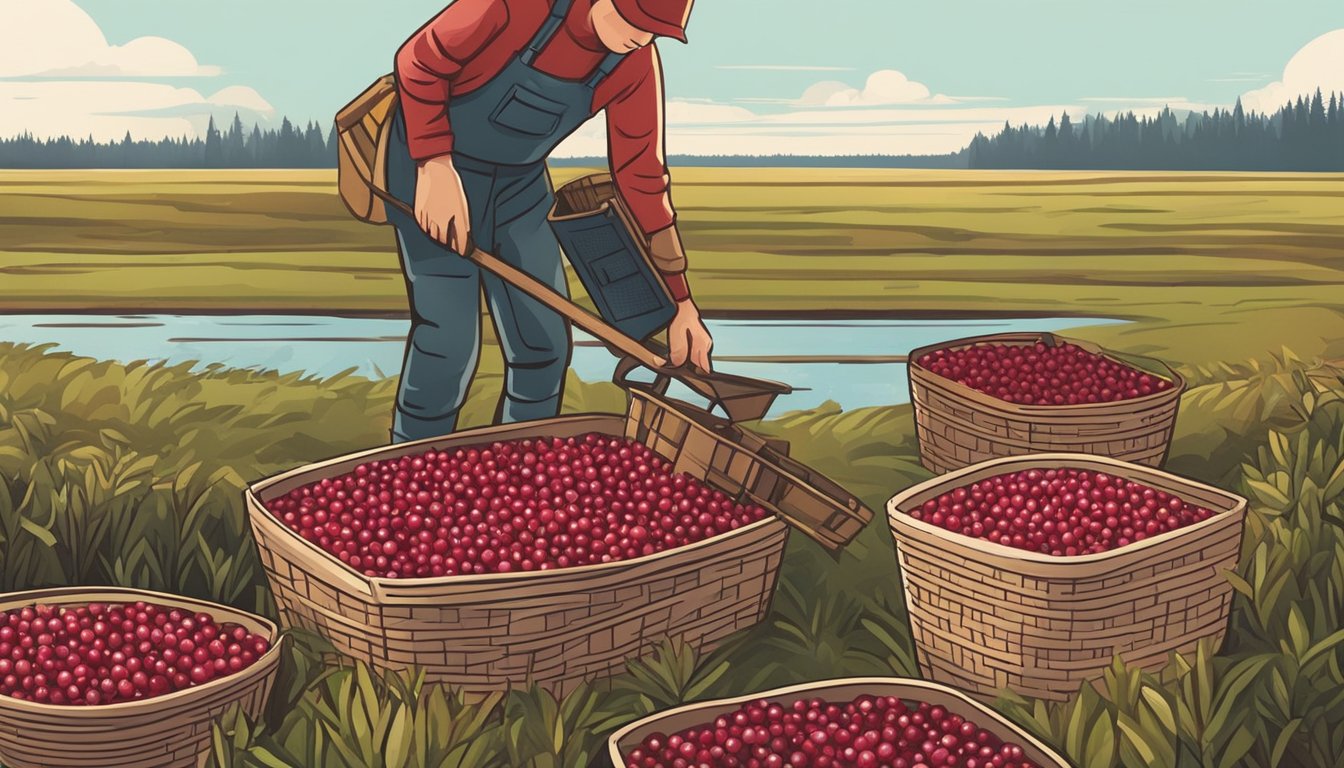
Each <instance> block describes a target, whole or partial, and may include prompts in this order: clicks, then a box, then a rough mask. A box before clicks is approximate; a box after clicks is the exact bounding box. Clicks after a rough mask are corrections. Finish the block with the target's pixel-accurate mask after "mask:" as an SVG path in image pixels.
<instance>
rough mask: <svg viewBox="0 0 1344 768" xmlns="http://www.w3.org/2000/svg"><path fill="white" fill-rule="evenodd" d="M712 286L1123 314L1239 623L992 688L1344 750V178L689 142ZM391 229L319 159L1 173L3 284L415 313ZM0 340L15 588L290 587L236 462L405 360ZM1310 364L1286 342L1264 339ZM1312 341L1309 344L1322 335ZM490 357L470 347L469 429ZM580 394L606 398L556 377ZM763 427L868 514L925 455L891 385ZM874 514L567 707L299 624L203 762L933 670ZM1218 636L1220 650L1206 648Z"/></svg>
mask: <svg viewBox="0 0 1344 768" xmlns="http://www.w3.org/2000/svg"><path fill="white" fill-rule="evenodd" d="M677 179H678V184H679V186H678V192H677V201H678V203H679V207H680V209H681V212H682V225H683V227H684V232H685V234H686V238H687V241H688V243H689V245H690V247H691V249H692V251H693V253H692V262H693V267H692V268H693V271H694V276H693V281H694V287H695V290H696V292H697V294H698V295H699V297H700V300H701V303H702V305H703V306H704V307H705V308H706V310H708V311H711V312H717V313H729V312H743V311H754V312H788V313H791V314H797V313H802V312H813V311H816V312H821V311H826V312H858V311H864V312H886V313H912V314H914V313H918V314H926V315H937V314H951V315H976V314H984V313H1007V314H1014V315H1025V314H1039V315H1052V316H1073V315H1077V316H1089V315H1096V316H1107V317H1120V318H1128V319H1131V320H1134V321H1135V322H1134V323H1132V324H1128V325H1121V326H1112V327H1100V328H1090V329H1086V330H1085V331H1082V332H1079V333H1077V334H1075V335H1079V336H1084V337H1087V338H1091V339H1094V340H1096V341H1100V342H1102V343H1104V344H1108V345H1111V346H1114V347H1117V348H1121V349H1124V350H1126V351H1130V352H1136V353H1141V354H1142V353H1146V354H1154V355H1158V356H1161V357H1164V358H1166V359H1167V360H1169V361H1170V362H1171V363H1172V364H1173V365H1175V366H1176V367H1177V368H1178V369H1179V370H1180V371H1181V372H1182V373H1183V374H1184V375H1185V376H1186V378H1187V380H1188V381H1189V382H1190V385H1191V388H1190V390H1189V391H1188V392H1187V393H1186V394H1185V396H1184V397H1183V399H1182V402H1181V407H1180V417H1179V419H1178V421H1177V428H1176V437H1175V441H1174V443H1173V446H1172V451H1171V454H1170V457H1169V460H1168V464H1167V466H1168V468H1169V469H1171V470H1172V471H1174V472H1177V473H1180V474H1182V475H1186V476H1188V477H1192V478H1196V479H1199V480H1203V481H1206V482H1210V483H1214V484H1217V485H1219V486H1221V487H1224V488H1227V489H1230V490H1234V491H1238V492H1240V493H1243V494H1245V495H1246V496H1247V497H1248V498H1249V499H1250V501H1251V511H1250V514H1249V517H1248V521H1247V526H1246V530H1245V535H1244V539H1243V546H1242V561H1241V565H1240V567H1239V569H1238V572H1237V574H1233V575H1230V576H1229V578H1230V579H1231V580H1232V582H1233V584H1234V586H1235V588H1236V598H1235V601H1234V607H1233V616H1232V619H1231V623H1230V628H1229V635H1228V640H1227V642H1226V644H1225V645H1224V647H1223V648H1221V649H1211V648H1207V647H1206V648H1202V649H1200V650H1199V651H1198V652H1196V653H1192V654H1190V655H1188V656H1185V657H1174V658H1173V659H1172V660H1171V664H1170V665H1169V667H1168V668H1167V669H1166V670H1164V671H1163V672H1162V673H1161V674H1157V675H1147V674H1140V673H1139V672H1138V671H1137V670H1131V669H1127V668H1126V667H1125V666H1124V665H1123V664H1116V665H1114V666H1113V668H1112V669H1111V670H1110V671H1109V672H1108V673H1107V675H1106V676H1105V678H1104V680H1102V681H1100V684H1099V686H1098V687H1095V688H1094V687H1093V686H1091V685H1088V684H1085V685H1083V686H1082V687H1081V688H1080V690H1079V692H1078V696H1077V697H1076V698H1075V699H1074V700H1073V701H1070V702H1067V703H1061V704H1051V705H1047V704H1045V703H1042V702H1032V701H1026V700H1023V699H1020V698H1018V697H1016V696H1015V695H1014V694H1012V693H1011V692H1005V694H1004V696H1003V698H1002V699H1001V700H1000V701H999V702H998V707H999V708H1000V709H1001V710H1002V711H1004V712H1005V713H1007V714H1009V716H1011V717H1012V718H1014V719H1015V720H1017V721H1018V722H1019V723H1021V724H1023V725H1024V726H1025V727H1027V728H1029V729H1030V730H1031V731H1032V732H1034V733H1036V734H1037V735H1039V736H1040V737H1041V738H1043V739H1045V740H1047V741H1049V742H1050V743H1052V744H1054V745H1056V746H1057V747H1058V748H1059V749H1060V750H1061V751H1063V752H1064V753H1066V754H1067V755H1068V756H1069V757H1070V758H1071V760H1072V761H1073V762H1074V763H1075V764H1076V765H1079V766H1086V768H1112V767H1115V766H1125V767H1126V768H1139V767H1143V768H1154V767H1160V768H1206V767H1209V766H1213V767H1215V768H1234V767H1236V766H1247V767H1248V768H1306V767H1307V766H1311V767H1312V768H1314V767H1315V766H1334V765H1344V693H1342V692H1344V629H1341V626H1344V368H1341V367H1340V366H1338V365H1332V364H1330V362H1329V360H1339V359H1341V358H1344V317H1341V314H1340V309H1341V306H1344V302H1341V300H1340V298H1339V297H1340V296H1341V295H1344V294H1341V291H1340V288H1341V286H1340V285H1339V284H1338V283H1340V282H1341V280H1344V205H1341V203H1344V184H1341V181H1344V177H1340V176H1305V175H1303V176H1292V175H1255V174H1253V175H1236V174H1223V175H1210V174H1082V173H1067V174H1048V173H1039V174H1019V173H972V172H956V173H949V172H922V171H919V172H907V171H829V170H827V171H822V170H816V171H789V170H751V171H733V170H720V169H714V170H695V169H691V170H686V171H682V172H680V173H679V174H678V175H677ZM389 243H390V232H389V231H388V230H385V229H379V228H373V227H367V226H362V225H358V224H356V223H354V222H352V221H351V220H349V218H348V217H347V216H346V215H345V214H344V212H343V210H342V209H341V208H340V205H339V202H338V201H337V200H336V198H335V197H334V194H333V186H332V178H331V175H330V174H322V173H291V172H275V173H264V174H257V173H242V172H240V173H226V172H218V173H209V174H206V173H167V172H165V173H158V172H150V173H116V172H112V173H73V172H72V173H52V172H41V173H3V172H0V288H3V290H0V312H2V311H33V312H44V311H50V312H56V311H70V310H81V309H87V308H95V309H99V310H104V311H118V310H142V311H143V310H148V311H156V312H167V311H174V310H181V311H186V310H194V311H216V312H239V313H246V312H252V311H266V312H275V311H296V312H297V311H302V312H369V313H389V314H396V313H402V312H404V311H405V299H404V295H403V293H402V281H401V275H400V272H399V270H398V268H397V265H396V262H395V255H394V254H393V253H392V252H391V249H390V247H389ZM3 341H4V340H3V339H0V591H12V590H17V589H28V588H34V587H41V586H57V585H66V584H124V585H128V586H140V587H148V588H153V589H159V590H164V591H170V592H177V593H181V594H187V595H192V596H195V597H199V598H203V599H211V600H216V601H220V602H226V603H230V604H233V605H236V606H239V607H242V608H247V609H251V610H256V611H259V612H262V613H266V614H269V615H274V602H273V600H272V598H271V595H270V592H269V590H268V588H267V585H266V583H265V579H264V577H263V574H262V572H261V569H260V564H259V561H258V559H257V555H256V549H255V545H254V543H253V542H252V540H251V534H250V531H249V529H248V525H247V522H246V517H245V510H244V508H243V505H242V503H241V494H240V490H241V488H242V486H243V485H244V484H246V483H248V482H251V481H253V480H255V479H258V478H261V477H265V476H268V475H271V474H274V473H276V472H279V471H281V470H285V469H289V468H292V467H294V466H296V465H299V464H302V463H305V462H309V461H313V460H316V459H321V458H325V457H329V456H332V455H336V454H341V453H346V452H352V451H355V450H359V449H364V448H368V447H369V446H372V445H377V444H382V443H384V442H385V441H386V439H387V430H388V427H389V422H390V412H391V401H392V397H393V395H394V392H395V380H391V379H389V380H382V381H369V380H366V379H362V378H359V377H354V376H340V377H335V378H331V379H319V378H315V377H305V376H302V375H299V374H280V373H275V372H265V373H259V372H251V371H226V370H214V371H209V372H206V373H203V374H192V373H191V372H190V370H189V366H176V367H165V366H148V365H144V364H132V365H120V364H116V363H111V362H103V361H94V360H89V359H84V358H79V357H74V356H72V355H68V354H64V353H59V352H52V351H43V350H35V349H31V348H21V347H14V346H12V345H6V344H4V343H3ZM1284 347H1287V348H1290V349H1292V350H1295V351H1296V352H1297V353H1298V355H1299V357H1293V356H1280V357H1278V358H1277V359H1274V358H1275V355H1276V353H1278V352H1279V351H1280V350H1281V349H1282V348H1284ZM1320 358H1327V360H1325V361H1322V360H1321V359H1320ZM499 385H500V377H499V375H498V374H497V373H495V372H493V371H490V370H485V371H484V372H483V373H482V375H480V376H479V377H478V380H477V382H476V386H474V387H473V390H472V393H471V398H470V401H469V403H468V407H467V409H466V411H465V412H464V418H463V426H464V427H465V426H475V425H480V424H483V423H485V421H486V420H487V419H488V416H489V414H490V412H491V410H492V405H493V400H494V397H495V393H496V392H497V391H498V388H499ZM565 402H566V408H567V410H569V411H588V410H600V411H613V410H620V409H621V408H622V406H623V402H624V398H623V397H622V395H621V393H620V392H619V391H617V390H616V389H615V388H614V387H612V386H611V385H610V384H591V383H584V382H580V381H577V380H575V379H573V378H572V377H571V380H570V382H569V390H567V395H566V401H565ZM755 426H756V428H758V429H760V430H761V431H763V432H765V433H768V434H772V435H776V436H779V437H782V438H784V439H787V440H789V441H790V443H791V455H793V456H795V457H796V458H798V459H799V460H800V461H802V462H804V463H806V464H808V465H809V466H812V467H814V468H815V469H817V470H818V471H820V472H822V473H824V474H826V475H828V476H830V477H831V478H832V479H834V480H835V481H837V482H838V483H840V484H841V485H843V486H844V487H846V488H847V489H848V490H850V491H851V492H853V493H855V494H856V495H858V496H860V497H861V498H862V499H863V500H864V501H865V503H867V504H869V505H870V506H871V507H872V508H874V509H881V508H882V505H883V504H884V502H885V501H886V499H887V498H888V497H889V496H890V495H891V494H892V493H894V492H897V491H899V490H901V489H903V488H906V487H908V486H910V485H911V484H913V483H915V482H918V481H920V480H923V479H925V478H927V477H928V473H927V472H926V471H925V470H924V469H923V468H922V467H921V466H920V465H919V463H918V451H917V444H916V440H915V436H914V425H913V418H912V414H911V409H910V407H909V406H908V405H907V406H899V407H884V408H865V409H859V410H854V411H849V412H841V411H840V410H839V408H837V407H833V406H827V407H823V408H820V409H816V410H813V411H806V412H795V413H791V414H788V415H786V416H784V417H782V418H779V419H776V420H772V421H770V422H767V423H765V424H761V425H755ZM901 596H902V590H901V587H900V575H899V571H898V569H897V563H896V558H895V556H894V553H893V551H892V545H891V539H890V536H889V534H888V532H887V531H886V530H885V527H884V526H883V522H882V516H881V515H880V514H879V515H878V519H877V520H875V521H874V524H873V525H872V526H870V527H869V528H868V529H867V530H865V531H864V532H863V534H862V535H861V536H860V537H859V538H858V539H857V540H856V541H855V542H854V544H853V545H851V546H850V547H848V548H847V549H846V550H845V551H844V552H843V553H841V554H840V555H838V556H836V557H832V556H831V555H829V554H827V553H825V552H823V551H822V550H821V549H820V547H818V546H817V545H815V544H813V543H812V542H810V541H809V540H807V539H806V538H805V537H803V536H798V535H795V536H793V537H792V538H791V540H790V543H789V548H788V552H787V554H786V557H785V560H784V563H783V566H782V570H781V577H780V588H779V592H778V594H777V596H776V598H775V602H774V605H773V608H772V610H771V613H770V615H769V616H768V617H767V619H766V621H765V622H764V623H763V624H762V625H761V626H760V627H758V628H756V629H754V630H751V631H749V632H745V633H742V634H740V635H738V636H736V637H735V638H734V639H733V641H732V642H729V643H728V644H726V645H725V647H723V648H721V649H719V650H716V651H715V652H713V653H711V654H708V655H703V656H701V655H698V654H696V653H694V652H693V651H691V650H689V649H686V648H675V647H669V648H665V649H664V650H663V651H662V652H661V653H659V654H657V655H656V656H654V657H650V658H648V659H644V660H633V661H632V662H631V664H630V667H629V669H628V670H627V671H626V672H625V673H624V674H622V675H620V676H618V677H616V678H614V679H613V680H612V681H609V682H603V683H597V684H595V685H593V686H592V687H590V688H585V689H583V690H581V691H579V692H577V693H575V694H574V695H571V696H569V697H566V698H565V699H563V700H560V701H557V700H555V699H554V698H552V697H550V696H549V695H548V694H546V693H544V692H542V691H539V690H530V691H522V690H520V691H514V692H511V693H510V694H508V695H507V696H506V697H503V698H502V699H501V700H498V701H490V702H486V703H485V704H478V703H469V702H466V701H463V700H462V699H461V698H460V697H458V696H457V695H456V694H455V693H453V692H452V691H448V690H444V689H441V688H437V687H434V688H431V689H422V687H420V686H419V685H418V684H417V683H416V682H415V681H414V679H413V678H411V679H405V680H395V679H394V680H386V681H378V680H375V679H373V678H371V677H369V675H368V673H367V670H366V669H364V668H358V667H354V668H352V667H346V666H340V667H337V666H332V665H330V664H325V663H323V661H322V659H321V657H320V654H321V651H322V649H323V643H322V641H321V640H320V639H319V638H315V637H312V636H308V635H304V634H303V633H296V634H295V635H293V637H294V639H295V642H294V643H293V644H292V648H291V651H290V652H289V653H288V655H287V657H286V659H285V664H284V667H283V671H282V674H281V678H280V680H279V681H278V684H277V686H276V689H275V692H274V694H273V697H272V701H271V704H270V708H269V711H268V714H267V716H266V717H265V718H264V719H263V720H262V721H260V722H255V723H253V722H246V721H245V720H240V719H236V718H225V720H224V721H223V722H222V723H221V725H220V727H219V729H218V730H217V732H216V734H215V736H216V738H215V743H214V749H213V755H212V758H211V764H212V765H214V766H218V767H219V768H223V767H225V766H236V767H238V768H261V767H263V766H264V767H266V768H277V767H278V768H286V767H292V768H311V767H312V766H318V765H320V766H324V768H327V767H330V768H393V767H394V766H396V767H397V768H402V767H406V768H442V767H443V766H457V767H458V768H500V767H501V766H511V767H515V768H587V766H588V765H589V762H590V760H591V758H592V757H593V756H594V755H595V754H596V753H597V751H598V750H599V749H600V748H601V745H602V743H603V739H604V737H605V735H606V734H607V733H609V732H610V731H611V730H613V729H614V728H616V727H618V726H619V725H621V724H623V723H625V722H628V721H630V720H632V719H635V718H637V717H640V716H641V715H643V714H645V713H647V712H650V711H653V710H656V709H661V708H665V707H668V706H674V705H677V704H680V703H683V702H688V701H695V700H702V699H708V698H717V697H722V696H729V695H740V694H743V693H745V692H748V691H757V690H762V689H765V688H769V687H775V686H780V685H787V684H791V683H795V682H802V681H806V680H815V679H826V678H831V677H842V676H861V675H893V674H895V675H914V674H917V667H916V665H915V658H914V650H913V648H912V645H911V641H910V636H909V629H908V626H907V622H906V618H905V609H904V602H903V600H902V597H901ZM1215 650H1218V652H1216V653H1215V652H1214V651H1215Z"/></svg>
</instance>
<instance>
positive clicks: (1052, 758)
mask: <svg viewBox="0 0 1344 768" xmlns="http://www.w3.org/2000/svg"><path fill="white" fill-rule="evenodd" d="M863 695H870V696H897V697H900V698H901V699H904V700H906V701H920V702H928V703H929V704H932V705H935V706H942V707H945V708H946V709H947V711H949V712H952V713H954V714H958V715H961V716H962V717H964V718H966V719H967V720H970V721H972V722H974V723H975V724H976V725H978V726H979V727H981V728H983V729H985V730H986V731H989V732H990V733H992V734H994V735H995V736H997V737H998V738H999V740H1000V741H1004V742H1010V743H1013V744H1017V745H1018V746H1020V747H1022V750H1023V752H1024V753H1025V755H1026V757H1027V758H1028V759H1030V760H1032V761H1033V762H1035V763H1037V764H1038V765H1041V766H1043V767H1044V768H1070V766H1069V763H1068V761H1066V760H1065V759H1064V758H1062V757H1060V756H1059V755H1058V754H1057V753H1056V752H1055V751H1054V750H1052V749H1051V748H1050V747H1048V746H1046V745H1045V744H1043V743H1041V742H1040V741H1039V740H1037V739H1036V738H1035V737H1033V736H1032V735H1031V734H1029V733H1027V732H1026V731H1024V730H1023V729H1021V728H1020V727H1018V726H1017V725H1014V724H1013V723H1012V722H1010V721H1009V720H1008V719H1007V718H1005V717H1003V716H1002V715H1000V714H999V713H997V712H995V711H994V710H992V709H990V708H989V707H986V706H985V705H983V704H980V703H979V702H976V701H974V700H972V699H971V698H969V697H968V696H966V695H965V694H963V693H961V692H959V691H956V690H953V689H952V688H948V687H946V686H943V685H938V684H937V683H929V682H924V681H922V680H907V679H904V678H892V677H852V678H844V679H840V680H826V681H823V682H817V683H805V684H803V685H794V686H790V687H788V688H778V689H775V690H773V691H765V692H764V693H754V694H751V695H749V696H738V697H735V698H731V699H719V700H717V701H706V702H700V703H697V704H688V705H686V706H684V707H679V708H677V709H671V710H668V711H666V712H659V713H657V714H654V715H650V716H649V717H646V718H644V719H643V720H639V721H637V722H634V723H631V724H630V725H627V726H625V727H624V728H622V729H620V730H619V731H617V732H615V733H614V734H612V735H611V738H610V739H608V740H607V752H608V755H609V756H610V758H611V764H612V765H613V766H614V767H615V768H625V766H626V764H627V762H626V755H628V754H630V752H632V751H634V750H635V749H637V748H638V747H639V745H640V744H641V743H642V742H643V741H644V739H645V738H647V737H648V736H650V735H652V734H654V733H662V734H673V733H679V732H681V731H684V730H686V729H688V728H697V727H699V726H702V725H705V724H706V723H712V722H714V719H715V718H716V717H718V716H719V715H722V714H725V713H727V712H731V711H732V710H734V709H736V708H737V707H739V706H741V705H743V704H746V703H749V702H752V701H756V700H758V699H767V700H769V701H777V702H782V703H785V704H787V703H789V702H792V701H797V700H798V699H811V698H820V699H823V700H825V701H830V702H849V701H853V700H854V699H856V698H858V697H859V696H863Z"/></svg>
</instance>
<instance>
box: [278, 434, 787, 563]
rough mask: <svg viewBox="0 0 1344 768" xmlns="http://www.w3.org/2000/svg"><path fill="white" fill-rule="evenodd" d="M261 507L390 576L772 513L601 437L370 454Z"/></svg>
mask: <svg viewBox="0 0 1344 768" xmlns="http://www.w3.org/2000/svg"><path fill="white" fill-rule="evenodd" d="M267 507H268V509H269V510H270V511H271V513H272V514H273V515H275V516H276V517H277V518H278V519H279V520H280V521H281V522H283V523H284V524H285V525H287V526H288V527H289V528H290V529H292V530H293V531H295V532H297V533H298V534H299V535H300V536H302V537H303V538H305V539H307V540H308V541H311V542H313V543H315V544H317V545H318V546H319V547H321V548H322V549H323V550H325V551H326V552H328V553H330V554H331V555H333V556H334V557H336V558H338V559H339V560H340V561H341V562H342V563H345V564H346V565H347V566H349V567H350V568H351V569H353V570H355V571H358V572H360V573H363V574H365V575H367V576H373V577H382V578H389V579H397V578H403V579H405V578H434V577H442V576H455V575H466V574H481V573H508V572H516V571H545V570H552V569H556V568H572V567H576V566H582V565H593V564H597V563H609V562H614V561H620V560H629V559H632V558H636V557H642V556H645V555H651V554H654V553H655V552H661V551H663V550H667V549H673V548H676V547H682V546H685V545H687V544H692V543H694V542H697V541H702V540H704V539H708V538H711V537H713V536H717V535H719V534H722V533H727V532H728V531H732V530H735V529H737V528H741V527H742V526H744V525H748V524H750V523H754V522H756V521H758V520H761V519H763V518H764V517H766V515H767V512H766V511H765V510H764V509H762V508H761V507H759V506H756V505H752V504H742V503H739V502H736V501H734V500H733V499H731V498H729V497H728V496H727V495H726V494H724V493H723V492H721V491H718V490H716V489H713V488H710V487H709V486H707V485H705V484H704V483H701V482H699V481H697V480H695V479H693V478H691V477H690V476H689V475H685V474H676V475H674V474H673V473H672V468H671V466H670V465H669V464H668V463H667V462H666V461H664V460H663V459H662V458H661V457H659V456H657V455H655V454H654V453H653V452H652V451H650V450H649V449H648V448H646V447H645V446H643V445H641V444H639V443H635V442H631V441H628V440H625V439H624V438H616V437H611V436H608V435H601V434H596V433H593V434H587V435H583V436H580V437H571V438H563V439H562V438H539V439H527V440H514V441H509V442H496V443H493V444H491V445H489V446H480V447H473V448H459V449H454V450H443V451H428V452H425V453H419V454H416V455H412V456H406V457H403V458H397V459H388V460H384V461H374V462H370V463H367V464H361V465H359V466H358V467H356V468H355V470H354V471H353V472H351V473H348V474H346V475H342V476H340V477H335V478H328V479H323V480H321V481H319V482H316V483H312V484H309V485H305V486H303V487H301V488H297V489H295V490H294V491H292V492H290V493H288V494H286V495H284V496H281V497H279V498H276V499H275V500H273V501H271V502H269V503H268V504H267Z"/></svg>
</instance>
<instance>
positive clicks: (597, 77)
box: [587, 52, 625, 88]
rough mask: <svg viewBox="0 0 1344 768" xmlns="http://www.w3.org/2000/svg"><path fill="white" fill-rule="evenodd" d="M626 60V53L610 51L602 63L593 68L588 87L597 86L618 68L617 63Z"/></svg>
mask: <svg viewBox="0 0 1344 768" xmlns="http://www.w3.org/2000/svg"><path fill="white" fill-rule="evenodd" d="M624 60H625V54H624V53H615V52H612V53H608V54H607V56H606V58H604V59H602V63H601V64H599V65H598V66H597V69H595V70H593V74H592V75H590V76H589V77H588V83H587V85H588V87H589V88H596V87H597V84H598V83H600V82H602V81H603V80H604V79H606V77H607V75H610V74H611V72H612V70H614V69H616V65H617V64H620V63H621V62H622V61H624Z"/></svg>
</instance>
